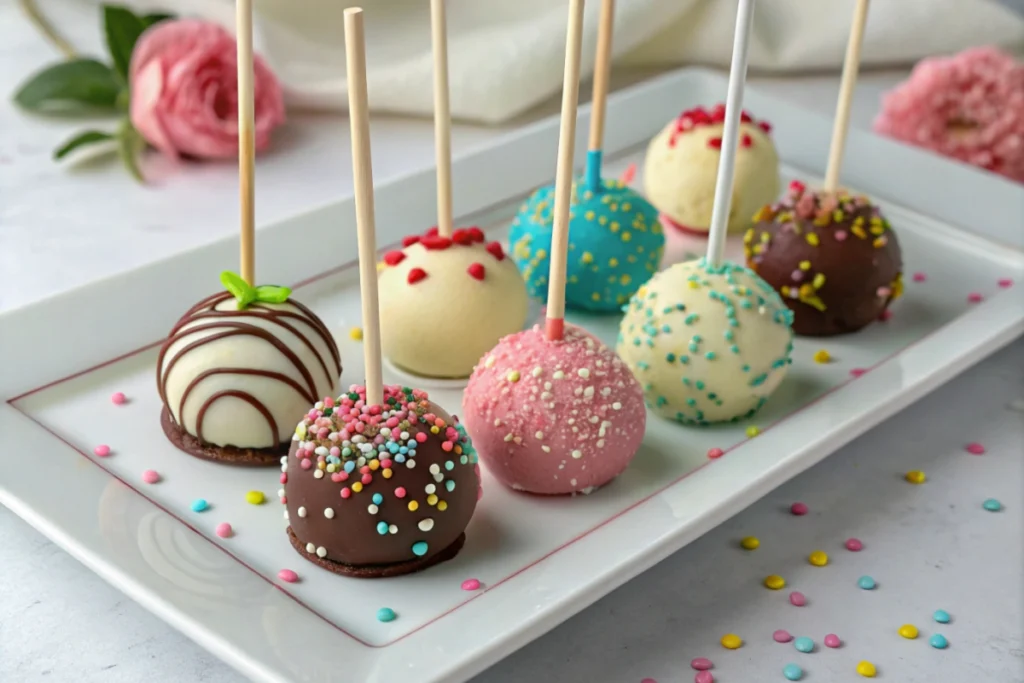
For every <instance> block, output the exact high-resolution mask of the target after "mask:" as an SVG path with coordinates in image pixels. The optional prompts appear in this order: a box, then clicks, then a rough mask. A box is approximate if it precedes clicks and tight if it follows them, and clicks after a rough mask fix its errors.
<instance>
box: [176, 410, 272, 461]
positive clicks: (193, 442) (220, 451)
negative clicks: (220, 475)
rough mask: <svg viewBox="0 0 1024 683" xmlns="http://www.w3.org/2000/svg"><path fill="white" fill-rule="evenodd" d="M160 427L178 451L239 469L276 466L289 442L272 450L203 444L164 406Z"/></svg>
mask: <svg viewBox="0 0 1024 683" xmlns="http://www.w3.org/2000/svg"><path fill="white" fill-rule="evenodd" d="M160 426H161V427H163V428H164V434H166V435H167V438H168V439H169V440H170V442H171V443H173V444H174V445H175V446H177V447H178V448H179V449H180V450H182V451H184V452H186V453H188V454H189V455H191V456H194V457H196V458H200V459H202V460H210V461H212V462H219V463H221V464H223V465H236V466H239V467H269V466H270V465H278V464H280V462H281V456H284V455H288V449H289V448H290V447H291V442H290V441H289V442H285V443H283V444H280V445H278V446H275V447H273V448H238V447H236V446H214V445H211V444H204V443H202V442H201V441H199V439H197V438H196V437H194V436H192V435H191V434H189V433H188V432H186V431H185V430H184V429H182V428H181V425H179V424H178V423H177V422H175V421H174V418H172V417H171V413H170V411H168V410H167V407H166V406H164V409H163V410H161V411H160Z"/></svg>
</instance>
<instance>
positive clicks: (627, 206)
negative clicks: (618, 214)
mask: <svg viewBox="0 0 1024 683" xmlns="http://www.w3.org/2000/svg"><path fill="white" fill-rule="evenodd" d="M632 208H633V205H632V204H630V203H629V202H622V210H623V211H629V210H630V209H632Z"/></svg>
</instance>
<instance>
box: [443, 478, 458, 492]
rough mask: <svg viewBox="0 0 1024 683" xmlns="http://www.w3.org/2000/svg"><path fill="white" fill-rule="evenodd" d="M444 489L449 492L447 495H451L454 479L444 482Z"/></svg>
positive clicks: (453, 488)
mask: <svg viewBox="0 0 1024 683" xmlns="http://www.w3.org/2000/svg"><path fill="white" fill-rule="evenodd" d="M444 487H445V488H446V489H448V492H449V493H451V492H452V491H454V490H455V480H454V479H449V480H448V481H446V482H445V483H444Z"/></svg>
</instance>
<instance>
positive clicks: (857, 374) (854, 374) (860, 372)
mask: <svg viewBox="0 0 1024 683" xmlns="http://www.w3.org/2000/svg"><path fill="white" fill-rule="evenodd" d="M865 372H867V370H866V369H865V368H851V369H850V376H851V377H860V376H861V375H863V374H864V373H865Z"/></svg>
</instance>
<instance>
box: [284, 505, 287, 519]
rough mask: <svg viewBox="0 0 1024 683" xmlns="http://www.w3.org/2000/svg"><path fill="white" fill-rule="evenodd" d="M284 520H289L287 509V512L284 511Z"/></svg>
mask: <svg viewBox="0 0 1024 683" xmlns="http://www.w3.org/2000/svg"><path fill="white" fill-rule="evenodd" d="M284 518H285V519H288V509H287V508H285V511H284Z"/></svg>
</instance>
